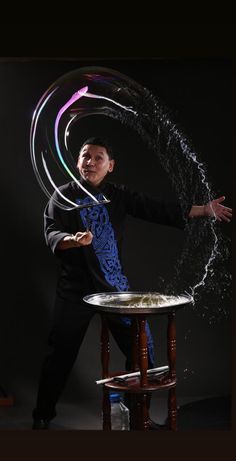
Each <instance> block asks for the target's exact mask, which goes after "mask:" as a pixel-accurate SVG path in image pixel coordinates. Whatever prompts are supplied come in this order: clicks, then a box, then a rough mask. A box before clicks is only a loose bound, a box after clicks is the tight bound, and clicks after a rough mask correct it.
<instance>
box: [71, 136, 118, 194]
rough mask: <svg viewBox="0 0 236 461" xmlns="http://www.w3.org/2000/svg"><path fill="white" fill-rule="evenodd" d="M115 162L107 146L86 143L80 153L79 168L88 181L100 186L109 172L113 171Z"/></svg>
mask: <svg viewBox="0 0 236 461" xmlns="http://www.w3.org/2000/svg"><path fill="white" fill-rule="evenodd" d="M114 163H115V162H114V160H110V159H109V156H108V153H107V150H106V148H105V147H102V146H94V145H93V144H86V145H85V146H84V147H83V148H82V149H81V152H80V154H79V158H78V161H77V168H78V169H79V172H80V174H81V176H82V177H83V178H84V179H85V180H86V181H87V182H88V183H90V184H92V185H93V186H98V185H99V184H100V183H101V181H102V180H103V178H104V177H105V176H106V175H107V173H111V172H112V171H113V168H114Z"/></svg>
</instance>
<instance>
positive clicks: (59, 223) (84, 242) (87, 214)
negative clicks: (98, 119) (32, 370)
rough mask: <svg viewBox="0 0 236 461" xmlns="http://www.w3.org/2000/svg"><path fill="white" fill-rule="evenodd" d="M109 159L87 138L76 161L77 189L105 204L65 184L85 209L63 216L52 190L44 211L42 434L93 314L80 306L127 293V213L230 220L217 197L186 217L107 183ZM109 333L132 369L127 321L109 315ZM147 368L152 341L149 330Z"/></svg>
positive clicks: (37, 416)
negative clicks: (55, 272)
mask: <svg viewBox="0 0 236 461" xmlns="http://www.w3.org/2000/svg"><path fill="white" fill-rule="evenodd" d="M114 165H115V160H114V158H113V153H112V150H111V148H110V147H109V145H108V144H107V143H106V142H105V141H104V140H102V139H99V138H90V139H87V140H86V141H85V142H84V143H83V145H82V147H81V149H80V153H79V156H78V161H77V168H78V170H79V172H80V175H81V183H82V185H84V186H85V187H86V189H87V190H88V191H89V192H91V193H92V194H93V195H94V196H95V197H96V198H97V199H98V200H102V198H103V194H104V195H105V196H106V197H107V198H108V199H109V200H110V202H109V203H108V204H106V205H96V206H91V207H89V203H91V198H90V197H89V196H88V195H87V194H86V193H85V192H84V191H83V189H82V188H79V186H78V185H77V184H76V182H75V181H72V182H70V183H68V184H65V185H64V186H61V187H60V193H61V194H63V195H64V196H65V197H67V198H68V199H69V200H71V201H72V202H74V203H78V204H80V205H87V206H85V207H83V208H80V209H79V210H78V209H73V210H70V211H65V210H63V209H62V208H60V207H59V206H58V205H57V204H56V202H55V200H57V201H59V200H60V197H61V195H60V194H59V193H58V192H55V193H54V195H53V197H52V198H51V199H50V200H49V203H48V205H47V206H46V209H45V215H44V222H45V237H46V241H47V244H48V245H49V247H50V248H51V250H52V252H53V253H54V254H55V255H56V256H57V257H58V258H60V260H61V272H60V276H59V278H58V284H57V293H56V301H55V309H54V321H53V326H52V329H51V332H50V336H49V345H50V347H51V350H50V352H49V353H48V355H47V357H46V359H45V361H44V364H43V368H42V372H41V377H40V383H39V391H38V397H37V404H36V408H35V409H34V410H33V418H34V423H33V429H48V428H49V423H50V420H51V419H52V418H54V417H55V416H56V404H57V402H58V400H59V398H60V395H61V393H62V391H63V389H64V387H65V384H66V381H67V378H68V376H69V373H70V371H71V369H72V367H73V365H74V362H75V360H76V358H77V355H78V351H79V348H80V346H81V343H82V341H83V338H84V335H85V333H86V330H87V328H88V325H89V322H90V320H91V318H92V316H93V315H94V312H93V309H91V307H89V306H87V305H86V304H85V303H84V302H83V297H84V296H85V295H87V294H91V293H96V292H104V291H128V290H129V289H130V286H129V282H128V279H127V277H126V276H125V274H124V272H123V268H122V264H121V258H120V255H121V244H122V237H123V231H124V221H125V217H126V216H127V214H130V215H132V216H134V217H137V218H142V219H145V220H148V221H152V222H155V223H158V224H164V225H170V226H176V227H179V228H184V226H185V223H186V221H187V219H188V217H197V216H215V217H216V218H217V219H219V220H225V221H227V222H229V221H230V219H231V217H232V210H231V209H230V208H227V207H225V206H223V205H221V202H222V201H223V200H224V197H220V198H218V199H216V200H213V201H212V202H210V203H209V204H206V205H202V206H195V205H193V206H192V207H191V209H190V210H189V212H188V216H182V211H181V208H180V205H179V204H178V203H165V202H163V201H159V200H157V199H153V198H150V197H147V196H145V195H144V194H142V193H136V192H132V191H130V190H129V189H128V188H126V187H125V186H123V185H116V184H112V183H109V182H107V181H106V177H107V175H108V173H111V172H112V171H113V169H114ZM108 323H109V328H110V330H111V333H112V335H113V336H114V338H115V340H116V342H117V344H118V346H119V347H120V349H121V351H122V352H123V353H124V355H125V357H126V369H127V370H129V369H130V368H131V334H130V326H131V321H130V318H129V317H127V316H118V315H117V316H113V317H112V316H111V317H110V318H109V317H108ZM146 333H147V339H148V366H149V368H152V367H153V366H154V355H153V342H152V337H151V333H150V329H149V326H148V324H147V325H146Z"/></svg>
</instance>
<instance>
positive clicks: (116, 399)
mask: <svg viewBox="0 0 236 461" xmlns="http://www.w3.org/2000/svg"><path fill="white" fill-rule="evenodd" d="M120 400H121V399H120V394H118V393H116V392H110V402H120Z"/></svg>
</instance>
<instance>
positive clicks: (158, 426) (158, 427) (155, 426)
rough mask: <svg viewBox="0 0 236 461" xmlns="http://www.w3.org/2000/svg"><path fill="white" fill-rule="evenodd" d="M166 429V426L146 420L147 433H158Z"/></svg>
mask: <svg viewBox="0 0 236 461" xmlns="http://www.w3.org/2000/svg"><path fill="white" fill-rule="evenodd" d="M166 429H167V424H158V423H155V421H153V420H152V419H151V418H149V420H148V430H149V431H160V430H162V431H163V430H166Z"/></svg>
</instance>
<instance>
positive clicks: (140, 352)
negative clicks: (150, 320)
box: [84, 292, 192, 431]
mask: <svg viewBox="0 0 236 461" xmlns="http://www.w3.org/2000/svg"><path fill="white" fill-rule="evenodd" d="M128 293H133V292H128ZM122 294H124V296H125V295H126V297H127V296H129V294H128V295H127V292H126V293H119V292H118V293H104V294H101V293H100V294H99V295H89V296H86V297H85V298H84V300H85V301H87V302H90V303H91V304H96V302H97V307H98V310H99V312H100V315H101V320H102V328H101V362H102V377H103V379H104V380H105V379H106V378H114V377H117V376H119V375H122V374H127V373H128V372H127V371H123V372H122V371H119V372H115V373H109V355H110V345H109V329H108V324H107V318H106V314H107V313H109V316H110V315H117V313H119V314H125V315H128V316H129V317H130V318H131V321H132V328H131V332H132V333H131V334H132V371H131V372H136V371H139V376H135V377H130V378H128V379H127V380H126V381H125V382H120V381H119V380H116V379H115V378H114V379H112V380H109V381H108V382H104V384H103V402H102V408H103V430H111V429H112V427H111V414H110V412H111V410H110V399H109V393H110V391H111V390H112V391H115V392H125V393H127V394H130V396H131V408H130V428H131V430H137V429H138V430H148V429H149V423H148V420H149V412H148V400H149V397H150V395H151V393H152V392H153V391H157V390H161V389H167V390H168V391H169V392H168V424H167V425H166V429H169V430H173V431H176V429H177V401H176V324H175V314H176V310H177V309H178V308H180V307H183V306H184V305H185V304H186V303H189V302H192V298H191V297H189V296H183V297H181V299H182V301H179V302H178V303H176V304H170V305H168V303H167V305H165V306H158V305H156V306H153V305H152V306H147V307H137V308H134V307H129V306H124V305H122V299H121V307H120V308H119V307H118V306H115V307H114V305H113V303H112V302H111V301H109V299H110V298H111V296H112V297H113V298H114V297H116V296H117V297H119V296H121V295H122ZM135 295H137V293H135ZM96 296H100V299H97V298H96ZM101 296H103V300H104V299H106V296H107V299H108V301H107V303H105V301H104V302H103V303H102V302H101ZM109 296H110V298H109ZM167 298H168V297H167ZM172 298H173V297H172ZM177 298H179V297H177ZM109 304H110V305H109ZM151 314H152V315H156V314H162V315H163V314H164V315H167V316H168V325H167V357H168V365H169V367H168V370H167V371H166V372H164V373H163V374H161V375H160V376H158V375H157V376H155V375H153V374H151V373H150V374H147V369H148V349H147V336H146V331H145V326H146V320H147V316H148V315H151Z"/></svg>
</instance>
